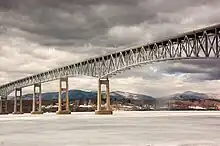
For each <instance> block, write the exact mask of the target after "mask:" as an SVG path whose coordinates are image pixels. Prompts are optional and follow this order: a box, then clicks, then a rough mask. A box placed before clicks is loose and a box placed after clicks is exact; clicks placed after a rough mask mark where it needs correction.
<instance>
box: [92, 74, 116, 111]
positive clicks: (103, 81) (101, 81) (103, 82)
mask: <svg viewBox="0 0 220 146" xmlns="http://www.w3.org/2000/svg"><path fill="white" fill-rule="evenodd" d="M102 85H105V86H106V107H105V108H104V109H103V108H102V107H101V104H102V96H101V92H102V89H101V87H102ZM95 114H97V115H110V114H113V112H112V109H111V105H110V88H109V80H108V78H107V79H99V80H98V93H97V110H96V111H95Z"/></svg>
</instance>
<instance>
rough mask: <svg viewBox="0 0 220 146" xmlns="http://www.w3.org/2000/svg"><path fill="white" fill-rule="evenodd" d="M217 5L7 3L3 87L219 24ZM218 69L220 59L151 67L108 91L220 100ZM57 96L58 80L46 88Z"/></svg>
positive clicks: (82, 85)
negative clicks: (215, 96) (193, 93)
mask: <svg viewBox="0 0 220 146" xmlns="http://www.w3.org/2000/svg"><path fill="white" fill-rule="evenodd" d="M174 5H175V7H174ZM219 6H220V1H218V0H212V2H206V1H200V2H197V1H191V0H185V1H175V0H171V1H169V2H166V1H164V0H162V1H146V0H138V1H131V0H128V1H126V2H119V1H106V0H103V1H100V0H96V1H94V3H90V2H87V1H63V3H62V5H61V4H60V2H59V1H57V0H48V3H46V4H45V2H43V1H38V0H36V1H27V0H21V1H19V2H14V1H13V0H7V1H1V2H0V9H1V12H0V22H1V26H0V44H1V47H0V52H1V54H2V55H1V56H0V62H1V65H0V85H2V84H5V83H8V82H10V81H14V80H17V79H20V78H23V77H26V76H30V75H33V74H37V73H40V72H44V71H47V70H51V69H54V68H57V67H60V66H63V65H67V64H72V63H74V62H79V61H81V60H85V59H89V58H92V57H96V56H100V55H104V54H108V53H111V52H115V51H118V50H122V48H125V49H126V48H128V46H129V47H132V46H136V45H137V44H140V45H141V44H147V43H151V42H154V41H157V40H161V39H164V38H167V37H169V36H177V35H179V34H182V33H185V32H188V31H193V30H195V29H199V28H203V27H206V26H210V25H213V24H220V15H219V13H220V10H219V9H218V8H219ZM128 10H129V11H128ZM207 11H208V12H209V13H206V12H207ZM207 18H209V19H208V20H207ZM219 68H220V64H219V60H209V59H207V60H190V59H189V60H181V61H167V62H160V63H153V64H150V65H145V66H144V67H141V68H134V69H132V70H130V71H126V72H123V73H122V74H118V75H117V76H114V77H113V78H110V91H117V90H119V91H123V92H130V93H134V94H136V93H140V94H147V95H150V96H152V97H161V96H162V95H166V96H167V95H171V94H176V93H182V92H184V91H189V90H192V91H196V92H201V93H207V94H208V93H213V94H219V93H220V91H219V88H220V80H219V79H220V69H219ZM97 86H98V85H97V79H96V78H92V77H86V76H78V77H71V78H69V88H71V89H80V90H97ZM32 90H33V87H32V86H30V87H26V88H24V90H23V93H24V94H25V93H31V92H32ZM56 90H58V81H53V82H48V83H44V84H43V90H42V92H52V91H56ZM10 95H14V92H12V93H11V94H10Z"/></svg>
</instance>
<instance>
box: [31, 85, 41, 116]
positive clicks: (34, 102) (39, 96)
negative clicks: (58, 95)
mask: <svg viewBox="0 0 220 146" xmlns="http://www.w3.org/2000/svg"><path fill="white" fill-rule="evenodd" d="M37 88H38V92H37V91H36V89H37ZM36 97H37V98H38V110H37V109H36V105H37V104H36ZM41 106H42V99H41V83H38V84H34V93H33V105H32V112H31V114H43V111H42V110H41Z"/></svg>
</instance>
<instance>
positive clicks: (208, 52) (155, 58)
mask: <svg viewBox="0 0 220 146" xmlns="http://www.w3.org/2000/svg"><path fill="white" fill-rule="evenodd" d="M219 46H220V24H218V25H213V26H209V27H206V28H202V29H198V30H194V31H191V32H187V33H184V34H181V35H178V36H175V37H170V38H167V39H164V40H161V41H156V42H152V43H148V44H145V45H141V46H136V47H133V48H128V49H126V50H122V51H117V52H114V53H110V54H107V55H104V56H99V57H95V58H91V59H88V60H84V61H82V62H78V63H74V64H71V65H67V66H63V67H59V68H56V69H52V70H49V71H45V72H42V73H39V74H36V75H32V76H28V77H25V78H22V79H19V80H16V81H13V82H10V83H7V84H4V85H1V86H0V96H1V98H2V100H7V95H9V94H10V93H11V92H13V91H14V90H16V89H17V88H23V87H27V86H31V85H35V84H38V83H44V82H49V81H53V80H57V79H60V78H63V77H72V76H78V75H86V76H92V77H97V78H99V79H106V78H110V77H112V76H113V75H116V74H118V73H120V72H122V71H126V70H129V69H131V68H134V67H136V66H141V65H145V64H148V63H154V62H160V61H167V60H182V59H208V58H209V59H210V58H211V59H217V58H219V54H220V53H219V52H220V47H219Z"/></svg>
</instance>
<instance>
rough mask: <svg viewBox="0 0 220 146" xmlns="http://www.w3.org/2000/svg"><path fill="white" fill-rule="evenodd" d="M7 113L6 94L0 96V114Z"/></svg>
mask: <svg viewBox="0 0 220 146" xmlns="http://www.w3.org/2000/svg"><path fill="white" fill-rule="evenodd" d="M6 114H8V108H7V96H0V115H6Z"/></svg>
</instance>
